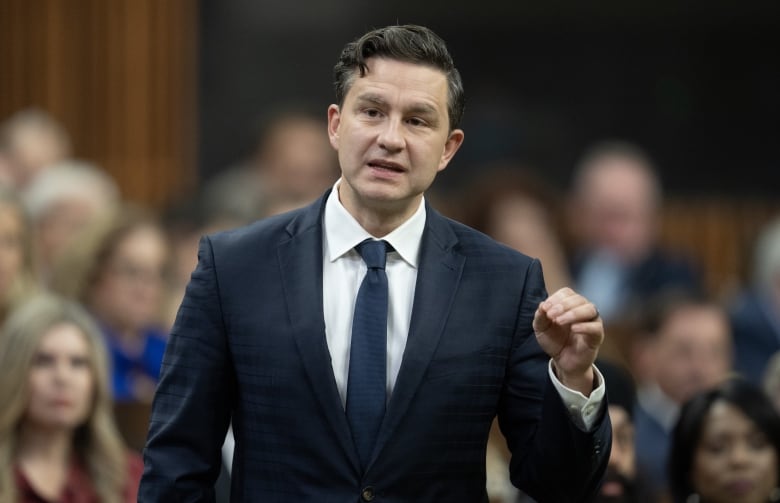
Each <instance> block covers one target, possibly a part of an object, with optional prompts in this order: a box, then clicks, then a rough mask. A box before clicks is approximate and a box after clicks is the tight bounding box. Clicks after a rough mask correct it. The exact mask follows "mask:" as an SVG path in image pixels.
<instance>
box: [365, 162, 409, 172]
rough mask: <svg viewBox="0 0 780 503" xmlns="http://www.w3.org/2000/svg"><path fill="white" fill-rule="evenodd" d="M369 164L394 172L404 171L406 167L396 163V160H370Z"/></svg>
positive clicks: (375, 167)
mask: <svg viewBox="0 0 780 503" xmlns="http://www.w3.org/2000/svg"><path fill="white" fill-rule="evenodd" d="M368 166H369V167H370V168H374V169H381V170H384V171H390V172H393V173H403V172H404V169H403V168H402V167H401V165H400V164H396V163H394V162H389V161H381V160H374V161H370V162H369V163H368Z"/></svg>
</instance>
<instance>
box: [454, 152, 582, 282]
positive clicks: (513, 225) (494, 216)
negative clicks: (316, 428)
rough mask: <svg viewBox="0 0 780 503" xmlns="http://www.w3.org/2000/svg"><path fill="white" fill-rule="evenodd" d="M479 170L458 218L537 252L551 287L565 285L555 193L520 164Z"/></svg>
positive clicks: (526, 250) (527, 251) (522, 249)
mask: <svg viewBox="0 0 780 503" xmlns="http://www.w3.org/2000/svg"><path fill="white" fill-rule="evenodd" d="M478 172H479V177H478V178H477V179H476V180H475V181H474V182H473V183H471V184H469V196H468V198H467V201H466V203H465V206H466V211H465V213H464V214H463V215H462V216H461V221H462V222H463V223H465V224H466V225H470V226H471V227H474V228H475V229H477V230H479V231H482V232H484V233H485V234H487V235H488V236H490V237H492V238H493V239H495V240H496V241H498V242H500V243H504V244H505V245H507V246H509V247H510V248H513V249H515V250H517V251H520V252H523V253H525V254H526V255H528V256H531V257H535V258H538V259H539V260H540V261H541V263H542V269H543V271H544V281H545V284H546V285H547V288H548V289H550V291H555V290H557V289H559V288H562V287H564V286H567V285H570V284H571V278H570V277H569V271H568V260H567V258H566V252H565V249H564V245H563V239H564V238H563V234H564V222H563V215H562V214H561V212H560V210H559V208H560V207H561V205H560V198H559V197H558V194H556V192H555V191H554V190H553V188H552V187H551V186H550V185H549V184H547V183H545V181H544V180H543V179H541V178H540V177H538V176H536V175H534V174H533V173H532V172H531V171H530V170H529V169H528V168H525V167H523V166H522V165H520V164H513V163H501V164H495V165H490V166H484V167H483V168H482V169H479V170H478Z"/></svg>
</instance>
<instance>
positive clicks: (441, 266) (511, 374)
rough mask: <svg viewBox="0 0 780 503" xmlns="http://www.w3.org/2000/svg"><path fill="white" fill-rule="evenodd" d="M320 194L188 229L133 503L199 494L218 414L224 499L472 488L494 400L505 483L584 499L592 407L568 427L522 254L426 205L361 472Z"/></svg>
mask: <svg viewBox="0 0 780 503" xmlns="http://www.w3.org/2000/svg"><path fill="white" fill-rule="evenodd" d="M326 197H327V195H326ZM326 197H323V198H321V199H319V200H318V201H316V202H315V203H314V204H312V205H311V206H309V207H306V208H303V209H300V210H295V211H292V212H290V213H287V214H284V215H280V216H276V217H272V218H270V219H266V220H263V221H260V222H257V223H255V224H253V225H250V226H248V227H245V228H242V229H238V230H234V231H229V232H226V233H221V234H217V235H214V236H210V237H205V238H203V239H202V240H201V244H200V251H199V262H198V266H197V269H196V270H195V272H194V273H193V275H192V279H191V282H190V284H189V286H188V287H187V292H186V295H185V298H184V300H183V302H182V305H181V308H180V311H179V314H178V317H177V320H176V323H175V326H174V328H173V330H172V334H171V337H170V342H169V344H168V348H167V352H166V355H165V359H164V362H163V369H162V375H161V380H160V384H159V387H158V390H157V394H156V398H155V402H154V406H153V412H152V419H151V425H150V431H149V437H148V442H147V446H146V450H145V461H146V472H145V475H144V479H143V481H142V483H141V491H140V496H139V501H141V502H160V501H212V499H213V497H214V495H213V488H214V481H215V479H216V478H217V476H218V474H219V471H220V464H221V463H220V447H221V445H222V442H223V439H224V437H225V432H226V430H227V428H228V424H229V422H230V421H231V418H232V422H233V431H234V434H235V439H236V445H235V458H234V464H233V474H232V498H233V501H245V502H255V501H257V502H260V501H263V502H267V501H285V502H287V501H307V502H308V501H312V502H318V503H328V502H333V503H345V502H356V501H362V500H361V498H363V500H365V501H370V500H372V499H373V500H374V501H382V502H408V503H412V502H414V503H418V502H442V501H447V502H464V503H465V502H469V503H473V502H486V501H487V495H486V492H485V448H486V443H487V439H488V433H489V431H490V426H491V422H492V420H493V418H494V417H495V416H496V414H498V416H499V420H500V422H501V425H502V430H503V432H504V434H505V435H506V437H507V439H508V440H507V441H508V444H509V447H510V449H511V451H512V453H513V457H512V461H511V473H512V480H513V482H514V483H515V484H516V485H519V486H520V487H521V488H523V489H524V490H525V491H526V492H527V493H529V494H531V495H533V496H534V498H535V499H537V500H538V501H539V502H556V503H564V502H577V503H581V502H586V501H589V500H590V499H591V497H592V496H593V494H595V491H596V489H597V486H598V484H599V482H600V479H601V476H602V474H603V472H604V469H605V467H606V463H607V460H608V457H609V444H610V441H611V437H610V427H609V420H608V418H607V417H608V416H607V415H606V414H604V413H602V414H601V416H600V417H599V419H598V420H597V421H596V424H595V425H594V426H593V428H592V431H591V432H585V431H583V430H582V429H580V428H579V427H578V426H576V425H575V424H574V422H573V421H572V419H571V418H570V416H569V415H568V412H567V410H566V409H565V407H564V405H563V402H562V400H561V398H560V396H559V394H558V393H557V391H556V389H555V388H554V387H553V384H552V382H551V380H550V378H549V376H548V369H547V366H548V361H549V357H548V356H547V355H546V354H545V353H544V352H543V351H542V350H541V348H540V347H539V345H538V343H537V341H536V337H535V335H534V333H533V329H532V327H531V322H532V320H533V316H534V312H535V310H536V308H537V306H538V304H539V303H540V302H541V301H542V300H543V299H544V298H545V297H546V292H545V288H544V282H543V279H542V272H541V266H540V264H539V261H538V260H534V259H531V258H528V257H526V256H524V255H522V254H520V253H517V252H515V251H512V250H510V249H509V248H508V247H505V246H502V245H499V244H497V243H496V242H495V241H493V240H491V239H490V238H488V237H486V236H484V235H483V234H480V233H478V232H476V231H474V230H472V229H469V228H467V227H465V226H463V225H461V224H459V223H457V222H454V221H452V220H449V219H447V218H445V217H443V216H442V215H440V214H439V213H437V212H436V211H434V210H433V209H432V208H430V207H427V218H426V227H425V231H424V233H423V237H422V244H421V251H420V254H421V256H420V261H419V269H418V276H417V287H416V292H415V298H414V305H413V312H412V320H411V326H410V329H409V337H408V341H407V346H406V349H405V353H404V357H403V362H402V365H401V369H400V372H399V375H398V379H397V382H396V385H395V388H394V389H393V392H392V395H391V397H390V399H389V401H388V405H387V410H386V414H385V417H384V420H383V423H382V425H381V429H380V432H379V435H378V439H377V443H376V447H375V449H374V452H373V455H372V460H371V461H370V462H369V463H368V466H367V467H366V469H365V471H363V470H361V465H360V461H359V459H358V453H357V451H356V448H355V446H354V443H353V440H352V435H351V433H350V428H349V424H348V421H347V418H346V415H345V412H344V408H343V406H342V402H341V400H340V397H339V393H338V390H337V386H336V382H335V378H334V375H333V370H332V367H331V360H330V354H329V350H328V347H327V344H326V337H325V324H324V318H323V307H322V306H323V302H322V295H323V286H322V262H323V243H322V215H323V213H322V212H323V209H324V205H325V200H326Z"/></svg>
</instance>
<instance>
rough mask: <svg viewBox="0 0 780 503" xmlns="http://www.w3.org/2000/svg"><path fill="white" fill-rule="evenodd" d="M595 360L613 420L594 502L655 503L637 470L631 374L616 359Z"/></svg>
mask: <svg viewBox="0 0 780 503" xmlns="http://www.w3.org/2000/svg"><path fill="white" fill-rule="evenodd" d="M596 364H597V365H598V367H599V370H601V373H602V375H603V376H604V382H605V383H606V386H607V399H608V403H609V409H608V410H609V420H610V422H611V423H612V451H611V452H610V454H609V464H608V465H607V474H606V476H605V478H604V483H603V484H602V485H601V489H600V491H599V494H598V496H597V497H596V503H655V500H654V499H653V495H652V493H651V492H650V491H648V490H647V488H646V487H645V481H644V480H643V479H642V478H641V474H639V473H637V461H636V430H635V427H634V410H635V407H636V384H635V381H634V378H633V376H632V375H631V373H630V372H629V371H628V370H627V369H626V368H625V367H624V366H623V365H622V364H619V363H617V362H613V361H610V360H606V359H604V358H599V360H598V361H597V362H596Z"/></svg>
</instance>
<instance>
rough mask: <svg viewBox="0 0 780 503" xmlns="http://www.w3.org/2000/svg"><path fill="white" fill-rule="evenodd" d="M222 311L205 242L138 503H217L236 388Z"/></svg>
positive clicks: (168, 363) (157, 404)
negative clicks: (170, 502)
mask: <svg viewBox="0 0 780 503" xmlns="http://www.w3.org/2000/svg"><path fill="white" fill-rule="evenodd" d="M220 305H221V304H220V297H219V290H218V278H217V274H216V269H215V259H214V254H213V249H212V244H211V241H210V239H209V238H208V237H204V238H202V239H201V242H200V249H199V251H198V266H197V268H196V269H195V271H194V272H193V274H192V277H191V280H190V283H189V285H188V286H187V290H186V293H185V296H184V299H183V301H182V304H181V307H180V308H179V312H178V315H177V317H176V322H175V323H174V327H173V329H172V331H171V335H170V339H169V341H168V345H167V348H166V352H165V357H164V358H163V364H162V370H161V375H160V381H159V385H158V388H157V392H156V394H155V398H154V403H153V406H152V414H151V420H150V426H149V435H148V438H147V443H146V447H145V449H144V474H143V477H142V479H141V484H140V488H139V496H138V501H139V502H150V503H151V502H159V501H187V502H195V501H198V502H200V501H213V500H214V482H215V481H216V479H217V476H218V475H219V471H220V466H221V457H220V456H221V454H220V452H221V446H222V443H223V440H224V438H225V433H226V431H227V427H228V423H229V421H230V414H231V409H232V407H233V402H234V398H233V397H234V389H235V379H234V372H233V370H232V368H233V366H232V362H231V358H230V354H229V351H228V346H227V340H226V330H225V324H224V322H223V316H222V311H221V307H220Z"/></svg>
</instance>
